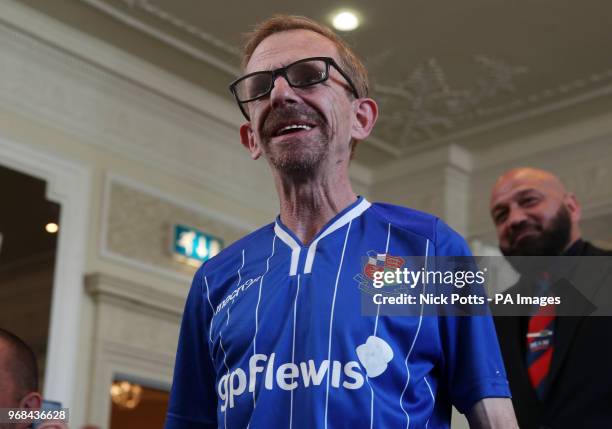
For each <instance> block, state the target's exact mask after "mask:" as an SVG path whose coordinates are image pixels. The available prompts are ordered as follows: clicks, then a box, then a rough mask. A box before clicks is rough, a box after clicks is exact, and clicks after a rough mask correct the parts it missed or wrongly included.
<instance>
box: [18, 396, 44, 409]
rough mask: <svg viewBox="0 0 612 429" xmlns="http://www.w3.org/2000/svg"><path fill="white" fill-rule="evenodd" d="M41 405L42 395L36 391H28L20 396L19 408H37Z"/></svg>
mask: <svg viewBox="0 0 612 429" xmlns="http://www.w3.org/2000/svg"><path fill="white" fill-rule="evenodd" d="M41 406H42V396H40V393H38V392H30V393H28V394H27V395H25V396H24V397H23V398H21V401H19V408H28V409H31V410H39V409H40V407H41Z"/></svg>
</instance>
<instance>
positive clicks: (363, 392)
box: [166, 16, 516, 429]
mask: <svg viewBox="0 0 612 429" xmlns="http://www.w3.org/2000/svg"><path fill="white" fill-rule="evenodd" d="M243 67H244V70H245V72H246V74H245V75H244V76H243V77H241V78H240V79H238V80H236V81H235V82H233V83H232V85H231V87H230V89H231V91H232V93H233V94H234V96H235V98H236V100H237V102H238V105H239V106H240V109H241V111H242V113H243V114H244V116H245V118H246V120H247V121H246V122H245V123H244V124H243V125H242V126H241V128H240V137H241V141H242V144H243V145H244V146H245V147H246V148H247V149H248V151H249V152H250V154H251V156H252V158H253V159H257V158H259V157H261V156H263V157H264V158H265V159H266V160H267V162H268V164H269V165H270V168H271V170H272V174H273V177H274V184H275V186H276V189H277V192H278V195H279V200H280V215H279V216H278V217H277V219H276V221H275V222H274V223H271V224H269V225H266V226H264V227H263V228H261V229H259V230H257V231H255V232H253V233H251V234H249V235H248V236H246V237H244V238H243V239H241V240H239V241H237V242H236V243H234V244H232V245H231V246H229V247H228V248H227V249H225V250H224V251H222V252H221V253H220V254H219V255H217V256H216V257H215V258H213V259H211V260H209V261H207V262H206V263H205V264H204V265H203V266H202V267H201V268H200V269H199V270H198V272H197V273H196V275H195V277H194V280H193V284H192V287H191V291H190V293H189V296H188V298H187V304H186V307H185V314H184V316H183V322H182V325H181V334H180V339H179V345H178V352H177V358H176V367H175V373H174V382H173V386H172V392H171V398H170V405H169V409H168V417H167V421H166V429H196V428H197V429H205V428H206V429H208V428H217V427H219V428H252V429H256V428H266V429H267V428H296V429H298V428H300V429H302V428H304V429H306V428H308V429H310V428H325V429H327V428H329V429H332V428H334V429H337V428H345V427H350V428H374V427H376V428H409V427H412V428H448V427H449V422H450V412H451V405H455V406H456V407H457V408H458V409H459V410H460V411H461V412H463V413H466V414H467V416H468V420H469V422H470V425H471V426H472V427H474V428H493V427H494V428H498V427H499V428H515V427H516V423H515V418H514V412H513V410H512V405H511V402H510V400H509V399H508V398H509V396H510V394H509V391H508V386H507V381H506V376H505V371H504V367H503V362H502V360H501V357H500V353H499V347H498V344H497V340H496V338H495V331H494V328H493V324H492V322H491V319H490V318H489V317H486V316H483V317H435V316H423V315H422V314H421V315H416V316H411V317H392V316H388V315H384V314H379V313H376V314H375V315H372V316H367V315H363V314H362V312H361V299H362V295H361V291H360V288H359V283H358V282H357V281H356V280H355V277H356V275H357V274H359V273H360V272H361V271H362V269H363V266H362V265H363V264H362V259H363V258H364V257H365V256H367V255H372V254H374V255H377V257H381V258H383V259H384V258H386V257H389V258H392V255H396V256H397V255H423V256H441V255H454V256H468V255H469V254H470V252H469V249H468V247H467V245H466V243H465V241H464V240H463V239H462V238H461V237H460V236H459V235H458V234H457V233H455V232H454V231H452V230H451V229H450V228H449V227H448V226H447V225H446V224H444V223H443V222H442V221H441V220H440V219H438V218H436V217H434V216H431V215H428V214H425V213H421V212H418V211H415V210H411V209H407V208H402V207H397V206H391V205H387V204H371V203H370V202H368V201H367V200H366V199H365V198H363V197H358V196H357V195H356V194H355V193H354V192H353V190H352V187H351V184H350V181H349V175H348V167H349V163H350V159H351V157H352V154H353V151H354V150H355V146H356V144H357V143H358V142H359V141H361V140H363V139H365V138H367V137H368V135H369V134H370V132H371V130H372V128H373V126H374V123H375V122H376V118H377V113H378V112H377V106H376V103H375V102H374V100H372V99H371V98H368V97H367V92H368V83H367V72H366V70H365V68H364V67H363V65H362V63H361V62H360V61H359V59H358V58H357V57H356V56H355V54H354V53H353V52H352V51H351V50H350V49H349V48H348V47H347V45H346V44H345V43H344V42H343V41H342V40H341V39H339V38H338V37H337V36H336V35H335V34H334V33H333V32H331V30H329V29H327V28H326V27H324V26H321V25H319V24H318V23H315V22H313V21H311V20H308V19H305V18H301V17H291V16H276V17H273V18H271V19H269V20H268V21H266V22H264V23H263V24H261V25H260V26H258V27H257V29H256V30H255V31H254V33H252V34H251V37H250V39H249V41H248V43H247V45H246V47H245V56H244V61H243Z"/></svg>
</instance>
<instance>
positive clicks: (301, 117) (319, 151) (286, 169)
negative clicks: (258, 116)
mask: <svg viewBox="0 0 612 429" xmlns="http://www.w3.org/2000/svg"><path fill="white" fill-rule="evenodd" d="M287 120H291V121H295V122H304V123H308V124H311V125H312V126H313V129H312V130H310V131H309V134H308V135H307V136H301V137H297V136H296V137H292V135H291V134H287V135H286V136H285V138H284V139H283V140H282V141H277V142H274V143H272V142H271V139H272V138H273V137H274V132H275V130H276V129H277V128H278V124H279V123H286V122H287ZM313 131H314V132H313ZM261 141H262V148H263V151H264V153H265V155H266V158H267V159H268V162H270V164H271V165H272V167H273V168H275V169H277V170H279V171H280V172H282V173H284V174H286V175H289V176H293V177H304V178H307V177H310V176H311V175H312V173H314V172H315V171H316V170H317V169H318V168H319V167H320V166H321V164H323V161H324V160H325V159H326V158H327V157H328V156H329V153H328V152H329V141H330V136H329V128H328V127H327V122H326V121H325V120H324V119H323V117H322V116H321V115H320V114H319V113H318V112H316V111H314V110H313V109H311V108H309V107H307V106H305V105H302V104H300V105H295V106H289V105H283V106H281V107H278V108H275V109H274V110H272V111H270V113H269V115H268V117H267V118H266V120H265V122H264V124H263V127H262V130H261Z"/></svg>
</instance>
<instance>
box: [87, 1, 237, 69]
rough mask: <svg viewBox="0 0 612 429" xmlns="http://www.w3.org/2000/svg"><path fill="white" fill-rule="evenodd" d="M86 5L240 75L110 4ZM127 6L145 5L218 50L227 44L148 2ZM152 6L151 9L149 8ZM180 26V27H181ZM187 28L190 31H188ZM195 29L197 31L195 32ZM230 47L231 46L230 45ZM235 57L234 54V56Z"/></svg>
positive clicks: (202, 59) (191, 54)
mask: <svg viewBox="0 0 612 429" xmlns="http://www.w3.org/2000/svg"><path fill="white" fill-rule="evenodd" d="M81 1H82V2H84V3H87V4H88V5H90V6H92V7H94V8H96V9H98V10H99V11H101V12H104V13H106V14H107V15H109V16H111V17H113V18H115V19H117V20H118V21H121V22H122V23H124V24H126V25H128V26H130V27H132V28H135V29H137V30H139V31H141V32H143V33H146V34H148V35H149V36H152V37H154V38H156V39H157V40H159V41H161V42H163V43H166V44H167V45H170V46H172V47H173V48H176V49H178V50H179V51H182V52H184V53H186V54H187V55H190V56H191V57H193V58H196V59H198V60H201V61H204V62H205V63H207V64H209V65H211V66H213V67H215V68H217V69H219V70H221V71H223V72H225V73H227V74H229V75H231V76H238V75H239V74H240V69H239V68H238V67H236V66H234V65H232V64H229V63H228V62H227V61H224V60H222V59H220V58H218V57H217V56H215V55H212V54H210V53H208V52H206V51H204V50H203V49H200V48H198V47H196V46H193V45H192V44H190V43H187V42H185V41H184V40H180V39H178V38H176V37H174V36H172V35H170V34H167V33H165V32H163V31H162V30H160V29H159V28H155V27H153V26H151V25H149V24H147V23H145V22H143V21H141V20H139V19H137V18H135V17H133V16H132V15H129V14H126V13H125V12H123V11H122V10H120V9H118V8H116V7H113V6H111V5H110V4H108V3H107V2H105V1H103V0H81ZM123 1H124V2H125V3H126V4H128V6H130V4H133V5H134V7H136V6H139V7H140V5H141V4H144V5H145V7H146V9H145V8H143V9H142V10H143V11H145V12H147V13H150V14H151V13H153V12H151V11H155V14H154V16H156V17H157V18H160V16H158V15H161V16H164V17H165V18H161V19H163V20H164V21H166V22H170V23H171V24H173V25H174V26H177V28H179V29H181V30H183V31H187V32H188V33H189V34H190V35H194V34H192V31H196V32H198V33H199V34H198V36H197V37H199V38H200V39H202V40H205V41H206V42H207V43H211V41H214V42H213V43H212V44H213V46H215V47H217V48H218V46H217V45H218V44H225V43H224V42H221V41H219V40H218V39H216V38H214V36H211V35H209V34H208V33H205V32H203V31H201V30H197V29H195V27H193V28H192V26H190V25H189V24H186V23H184V22H183V21H181V20H179V19H178V18H175V17H172V16H171V15H169V14H167V13H164V12H163V11H161V10H160V9H159V8H156V7H155V6H150V3H149V2H147V1H146V0H132V1H130V0H123ZM149 6H150V7H149ZM179 24H180V25H179ZM187 28H188V29H189V30H187ZM194 29H195V30H194ZM228 46H229V45H228ZM227 49H228V48H227V46H226V47H225V48H223V50H224V51H226V50H227ZM232 55H233V54H232Z"/></svg>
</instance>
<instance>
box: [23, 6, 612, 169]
mask: <svg viewBox="0 0 612 429" xmlns="http://www.w3.org/2000/svg"><path fill="white" fill-rule="evenodd" d="M56 1H58V0H56ZM62 1H63V2H64V3H67V2H72V3H73V4H76V3H80V4H86V5H88V6H89V7H91V8H93V9H95V10H96V11H98V12H99V13H100V14H103V15H105V16H106V17H109V16H111V17H112V18H113V19H115V20H117V21H119V22H121V23H122V24H123V25H125V26H127V27H130V28H132V29H136V30H138V31H140V32H143V33H146V34H147V35H148V36H149V37H150V38H151V39H152V40H155V41H156V42H157V43H160V44H165V45H167V46H171V47H172V48H174V49H176V50H177V51H179V52H181V53H182V54H183V55H184V56H186V57H190V58H191V60H193V59H196V60H198V61H200V62H201V63H202V68H203V69H204V68H206V67H208V68H211V67H212V68H213V69H215V70H216V71H217V72H218V73H221V75H225V76H226V77H227V82H229V81H231V80H232V79H233V78H234V77H235V76H236V75H237V74H239V73H240V72H239V64H240V45H241V43H242V35H243V34H244V33H245V32H247V31H249V30H250V29H252V27H253V25H255V24H256V23H257V22H259V21H261V20H263V19H265V18H266V17H269V16H270V15H272V14H274V13H292V14H301V15H306V16H310V17H312V18H314V19H316V20H319V21H323V22H329V17H330V14H331V13H332V12H333V11H334V10H336V8H337V7H341V6H343V4H342V3H339V2H334V3H330V2H328V1H324V0H310V1H308V2H302V1H283V2H280V1H272V0H261V1H257V2H244V1H242V0H225V1H223V2H209V1H202V0H62ZM26 2H27V3H28V4H29V5H31V6H33V7H36V1H32V0H26ZM350 7H352V8H353V9H355V10H357V11H359V12H360V14H361V15H362V16H363V18H364V20H363V24H362V26H361V27H359V28H358V29H357V30H356V31H354V32H351V33H348V34H345V35H344V36H345V38H346V39H347V40H348V41H349V43H350V44H351V45H352V46H354V47H355V49H356V50H357V52H358V53H359V54H360V56H361V57H362V58H363V59H364V60H365V62H366V65H367V67H368V69H369V70H370V73H371V79H372V82H373V84H372V88H373V91H372V94H373V97H374V98H375V99H377V101H378V102H379V104H380V107H381V109H380V110H381V116H380V122H379V124H378V125H377V127H376V129H375V135H374V137H373V138H372V139H370V140H369V142H368V144H369V148H370V149H371V150H370V151H368V152H370V153H372V152H373V151H374V152H377V153H378V156H376V157H371V156H370V157H365V158H366V159H362V158H360V157H359V155H358V159H360V160H361V161H362V162H364V163H365V164H376V165H380V164H381V163H384V162H385V160H390V159H396V158H397V157H398V156H406V155H408V154H410V153H413V152H415V151H419V150H423V149H426V148H429V147H432V146H435V145H440V144H445V143H448V142H454V143H460V144H461V143H466V144H473V143H474V142H476V141H478V140H479V137H482V136H483V135H490V133H491V132H495V131H496V130H498V131H499V135H500V136H501V135H502V134H503V133H504V132H505V131H504V127H506V129H510V128H514V130H516V129H517V128H518V129H524V130H525V132H527V131H529V132H533V131H537V129H538V121H540V118H543V117H544V116H546V115H548V119H546V120H544V121H542V123H544V122H546V123H547V124H550V122H553V123H554V121H551V120H550V115H555V114H559V115H560V116H559V118H561V117H563V118H564V120H566V119H567V117H568V116H569V117H571V116H572V115H571V114H568V109H570V110H571V109H574V110H573V111H575V112H576V115H575V116H576V117H580V116H581V115H580V110H585V111H586V110H588V111H589V112H590V114H592V113H594V112H595V113H597V112H601V113H603V111H607V110H611V109H612V102H607V103H606V102H602V100H605V97H607V98H610V97H609V95H610V93H611V92H612V55H610V52H611V51H610V46H611V42H612V2H610V1H609V0H583V1H580V2H577V1H573V0H539V1H537V2H516V1H510V0H462V1H461V2H457V1H451V0H448V1H438V2H432V1H429V0H412V1H409V2H406V1H388V0H387V1H384V0H381V1H378V2H371V1H366V0H354V1H351V2H350ZM66 9H67V8H66V7H65V8H64V10H66ZM48 13H51V14H52V13H53V11H51V10H48ZM64 13H65V12H64ZM83 27H84V28H82V29H83V30H84V31H87V28H86V26H83ZM98 37H100V35H98ZM101 37H104V35H102V36H101ZM151 49H155V46H154V45H153V44H152V45H151ZM167 68H169V69H170V70H172V69H173V68H174V69H176V74H178V75H181V68H180V67H179V64H177V62H176V61H174V62H173V63H171V64H167ZM222 80H223V79H214V80H211V81H210V82H207V81H206V80H204V81H203V82H202V83H201V84H202V85H204V86H206V85H211V86H213V88H209V89H212V90H213V91H214V92H217V93H220V92H221V93H223V92H224V91H225V88H223V87H222V86H223V85H220V83H219V82H221V81H222ZM228 97H229V94H228ZM561 113H562V115H561ZM553 117H554V116H553ZM374 159H375V161H373V160H374Z"/></svg>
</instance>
